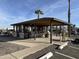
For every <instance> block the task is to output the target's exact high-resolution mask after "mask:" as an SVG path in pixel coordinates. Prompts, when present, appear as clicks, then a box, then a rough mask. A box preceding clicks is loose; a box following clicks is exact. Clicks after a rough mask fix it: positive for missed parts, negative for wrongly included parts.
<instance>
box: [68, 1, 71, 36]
mask: <svg viewBox="0 0 79 59" xmlns="http://www.w3.org/2000/svg"><path fill="white" fill-rule="evenodd" d="M70 16H71V14H70V0H68V37H70V35H71V25H70V23H71V21H70Z"/></svg>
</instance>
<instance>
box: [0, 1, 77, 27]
mask: <svg viewBox="0 0 79 59" xmlns="http://www.w3.org/2000/svg"><path fill="white" fill-rule="evenodd" d="M78 4H79V0H71V23H72V24H76V26H77V27H79V6H78ZM37 9H40V10H42V11H43V13H44V14H43V15H40V17H54V18H58V19H61V20H64V21H68V17H67V15H68V12H67V11H68V0H0V28H11V26H10V24H13V23H18V22H22V21H27V20H31V19H34V18H37V15H36V14H35V13H34V12H35V10H37Z"/></svg>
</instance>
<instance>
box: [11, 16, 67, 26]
mask: <svg viewBox="0 0 79 59" xmlns="http://www.w3.org/2000/svg"><path fill="white" fill-rule="evenodd" d="M50 24H51V25H54V26H55V25H56V26H59V25H68V23H67V22H65V21H63V20H60V19H57V18H50V17H45V18H39V19H33V20H29V21H24V22H20V23H15V24H11V25H12V26H16V25H26V26H33V25H36V26H49V25H50Z"/></svg>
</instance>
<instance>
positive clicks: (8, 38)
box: [0, 35, 25, 42]
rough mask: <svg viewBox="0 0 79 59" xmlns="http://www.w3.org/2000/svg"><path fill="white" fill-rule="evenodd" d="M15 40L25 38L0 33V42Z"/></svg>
mask: <svg viewBox="0 0 79 59" xmlns="http://www.w3.org/2000/svg"><path fill="white" fill-rule="evenodd" d="M15 40H25V39H22V38H16V37H12V36H6V35H3V36H1V35H0V42H7V41H15Z"/></svg>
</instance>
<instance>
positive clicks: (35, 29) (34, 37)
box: [34, 24, 36, 40]
mask: <svg viewBox="0 0 79 59" xmlns="http://www.w3.org/2000/svg"><path fill="white" fill-rule="evenodd" d="M34 27H35V32H34V40H36V24H35V25H34Z"/></svg>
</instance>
